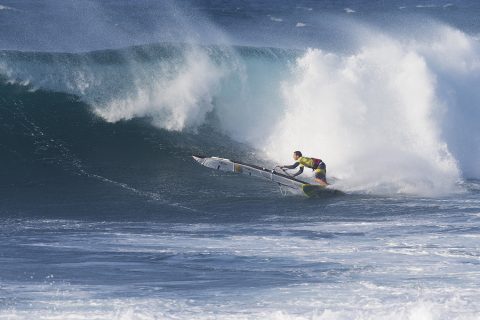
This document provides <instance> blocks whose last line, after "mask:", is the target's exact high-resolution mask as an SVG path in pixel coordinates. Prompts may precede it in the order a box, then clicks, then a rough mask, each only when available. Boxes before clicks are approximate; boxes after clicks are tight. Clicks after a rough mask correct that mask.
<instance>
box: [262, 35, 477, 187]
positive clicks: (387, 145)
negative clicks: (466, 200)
mask: <svg viewBox="0 0 480 320" xmlns="http://www.w3.org/2000/svg"><path fill="white" fill-rule="evenodd" d="M438 31H439V33H438V34H437V35H435V36H432V37H431V38H429V39H428V40H425V39H422V40H420V41H413V42H403V41H401V40H396V39H394V38H391V37H388V36H382V35H380V34H376V35H375V37H376V39H378V41H370V42H368V43H366V44H365V45H364V46H363V47H362V48H361V49H360V50H359V51H358V52H356V53H355V54H352V55H340V54H335V53H330V52H325V51H322V50H320V49H310V50H308V51H307V52H306V53H305V55H304V56H303V57H301V58H299V59H298V60H297V63H296V66H295V67H294V70H293V72H294V74H295V75H294V77H293V78H292V79H290V80H289V81H286V82H285V83H284V84H283V97H284V101H285V106H286V107H285V111H284V117H283V120H282V121H280V122H279V123H277V127H276V130H274V131H273V133H272V135H271V137H270V143H269V144H267V145H266V146H265V150H266V152H267V153H268V154H269V155H270V156H271V158H272V159H283V162H288V161H290V162H291V161H292V160H291V159H289V158H290V155H291V153H292V151H293V150H302V151H303V152H304V153H305V155H307V156H317V157H320V158H323V160H325V161H326V163H327V166H329V172H330V173H331V174H332V175H334V176H336V177H338V178H340V179H341V180H340V182H339V186H340V187H342V188H345V189H347V190H351V191H353V190H369V191H371V192H375V193H377V192H381V193H397V192H400V193H407V194H423V195H434V194H443V193H450V192H455V190H458V188H457V187H456V184H457V181H459V180H460V175H461V170H462V171H463V173H464V174H465V173H466V172H468V175H469V176H479V175H480V171H479V170H478V166H475V165H473V162H472V160H473V161H476V160H474V159H479V158H480V143H479V141H478V139H476V138H474V137H477V136H480V131H479V130H480V126H475V125H474V122H475V121H476V120H473V119H478V118H479V117H480V111H479V110H478V108H472V107H471V105H472V103H471V102H472V101H480V95H479V94H478V93H477V92H478V90H476V89H474V87H475V88H476V87H477V85H479V84H480V77H478V74H479V73H478V70H480V68H479V58H480V49H479V47H478V44H477V43H476V42H475V41H474V40H472V39H471V38H469V37H468V36H467V35H465V34H464V33H462V32H460V31H458V30H454V29H451V28H440V29H439V30H438ZM371 36H372V35H370V37H371ZM464 97H468V99H469V101H466V98H464ZM463 100H465V101H463ZM461 108H464V109H463V110H462V109H461ZM467 117H469V118H470V119H468V118H467ZM458 126H460V127H462V126H466V127H468V128H469V129H468V130H465V131H463V130H457V127H458ZM460 127H458V129H460ZM473 132H475V133H474V134H473ZM279 141H282V143H279ZM467 149H468V151H467ZM460 168H461V169H460Z"/></svg>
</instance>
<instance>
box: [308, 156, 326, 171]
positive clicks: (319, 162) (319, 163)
mask: <svg viewBox="0 0 480 320" xmlns="http://www.w3.org/2000/svg"><path fill="white" fill-rule="evenodd" d="M311 159H312V160H313V167H312V170H317V169H318V168H319V167H320V169H325V163H324V162H323V161H322V160H321V159H317V158H311Z"/></svg>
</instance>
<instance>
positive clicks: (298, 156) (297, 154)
mask: <svg viewBox="0 0 480 320" xmlns="http://www.w3.org/2000/svg"><path fill="white" fill-rule="evenodd" d="M301 156H302V153H301V152H300V151H295V152H294V153H293V159H294V160H298V158H300V157H301Z"/></svg>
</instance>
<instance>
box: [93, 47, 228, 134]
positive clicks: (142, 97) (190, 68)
mask: <svg viewBox="0 0 480 320" xmlns="http://www.w3.org/2000/svg"><path fill="white" fill-rule="evenodd" d="M168 68H169V69H170V70H167V71H165V70H159V73H160V74H162V76H160V77H158V78H155V79H152V83H151V84H149V85H147V84H145V83H144V82H139V83H138V85H137V87H136V88H133V89H132V90H131V92H130V93H129V95H128V96H127V97H126V98H120V99H113V100H110V101H108V103H106V104H105V105H100V106H97V107H96V108H95V112H96V114H97V115H99V116H101V117H102V118H104V119H105V120H107V121H109V122H116V121H119V120H129V119H132V118H134V117H150V118H151V119H152V121H153V124H154V125H156V126H158V127H159V128H164V129H167V130H175V131H179V130H183V129H185V128H186V127H195V126H197V125H199V124H201V123H202V122H203V120H204V118H205V115H206V114H207V113H208V112H209V111H211V110H212V109H213V105H212V98H213V96H214V94H215V92H216V88H217V87H218V85H219V82H220V80H221V79H222V76H223V72H222V69H221V68H220V67H219V66H217V65H215V64H214V63H213V62H212V61H211V60H210V59H209V57H208V56H207V55H206V54H205V53H203V52H201V51H198V50H191V51H189V52H188V53H187V54H186V57H185V62H184V64H183V65H182V66H177V65H175V64H171V65H170V66H169V67H168ZM138 71H139V72H141V70H138ZM169 74H171V75H169Z"/></svg>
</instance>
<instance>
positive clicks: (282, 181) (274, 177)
mask: <svg viewBox="0 0 480 320" xmlns="http://www.w3.org/2000/svg"><path fill="white" fill-rule="evenodd" d="M193 158H194V159H195V160H196V161H197V162H198V163H200V164H201V165H203V166H205V167H208V168H212V169H215V170H220V171H227V172H228V171H230V172H235V173H241V174H244V175H248V176H252V177H258V178H262V179H265V180H270V181H272V182H275V183H277V184H279V185H282V186H284V187H289V188H292V189H297V190H302V185H304V184H307V182H304V181H301V180H298V179H295V178H293V177H290V176H288V175H286V174H284V173H281V172H278V171H276V170H275V169H273V170H271V169H266V168H262V167H259V166H255V165H251V164H245V163H241V162H237V161H232V160H229V159H224V158H217V157H202V156H193Z"/></svg>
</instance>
